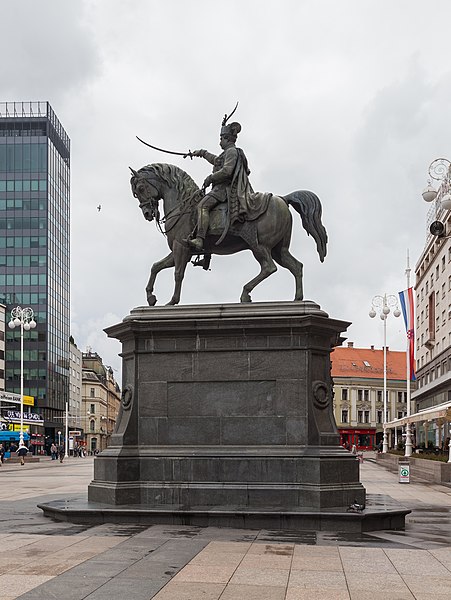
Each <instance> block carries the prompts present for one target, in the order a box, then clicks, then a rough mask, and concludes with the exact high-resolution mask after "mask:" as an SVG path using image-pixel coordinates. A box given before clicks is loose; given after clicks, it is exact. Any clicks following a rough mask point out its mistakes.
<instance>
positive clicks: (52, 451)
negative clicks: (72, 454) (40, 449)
mask: <svg viewBox="0 0 451 600" xmlns="http://www.w3.org/2000/svg"><path fill="white" fill-rule="evenodd" d="M57 453H58V448H57V447H56V444H55V443H53V444H52V445H51V446H50V456H51V457H52V460H56V455H57Z"/></svg>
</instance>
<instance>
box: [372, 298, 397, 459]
mask: <svg viewBox="0 0 451 600" xmlns="http://www.w3.org/2000/svg"><path fill="white" fill-rule="evenodd" d="M392 308H393V309H394V310H393V315H394V316H395V317H399V316H400V314H401V311H400V310H399V308H398V300H397V298H396V296H392V295H388V296H387V294H384V295H383V296H374V298H373V300H372V301H371V310H370V312H369V313H368V314H369V316H370V317H371V318H372V319H374V317H375V316H376V315H377V314H378V313H379V315H380V318H381V319H382V321H383V323H384V416H383V419H382V423H383V429H384V437H383V441H382V452H388V439H387V317H388V315H389V314H390V312H391V309H392Z"/></svg>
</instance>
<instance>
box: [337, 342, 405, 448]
mask: <svg viewBox="0 0 451 600" xmlns="http://www.w3.org/2000/svg"><path fill="white" fill-rule="evenodd" d="M331 360H332V378H333V382H334V415H335V421H336V423H337V427H338V431H339V433H340V443H341V444H342V445H343V446H346V447H349V449H351V448H352V446H353V445H355V446H356V447H357V449H362V450H368V449H372V448H374V447H375V446H377V444H379V443H380V441H381V439H382V436H383V422H384V351H383V349H376V348H375V347H374V346H371V347H370V348H354V344H353V343H352V342H348V344H347V346H343V347H337V348H335V349H334V351H333V352H332V354H331ZM386 365H387V371H386V372H387V377H386V391H387V402H386V405H387V416H386V422H389V421H392V420H393V419H397V418H402V417H405V416H406V414H407V384H406V353H405V352H398V351H393V350H390V349H389V348H388V349H387V352H386ZM402 433H403V432H402V428H401V427H400V428H399V429H396V430H392V432H391V438H390V439H389V445H390V446H396V445H397V444H398V442H400V441H402V439H403V438H402Z"/></svg>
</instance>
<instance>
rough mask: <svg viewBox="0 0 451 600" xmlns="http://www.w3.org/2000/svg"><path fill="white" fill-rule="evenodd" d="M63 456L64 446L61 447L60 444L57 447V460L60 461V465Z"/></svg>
mask: <svg viewBox="0 0 451 600" xmlns="http://www.w3.org/2000/svg"><path fill="white" fill-rule="evenodd" d="M64 454H65V453H64V446H63V444H61V445H60V446H58V456H59V459H60V463H62V462H63V460H64Z"/></svg>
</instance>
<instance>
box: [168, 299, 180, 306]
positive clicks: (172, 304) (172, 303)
mask: <svg viewBox="0 0 451 600" xmlns="http://www.w3.org/2000/svg"><path fill="white" fill-rule="evenodd" d="M176 304H178V300H177V302H176V301H175V300H169V302H168V303H167V304H166V306H175V305H176Z"/></svg>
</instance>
